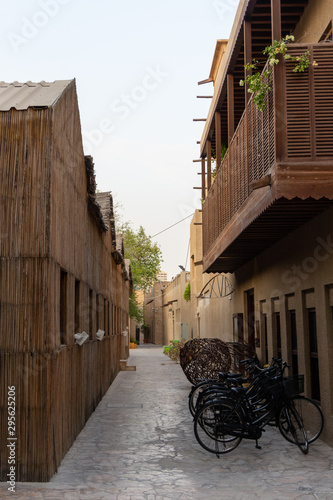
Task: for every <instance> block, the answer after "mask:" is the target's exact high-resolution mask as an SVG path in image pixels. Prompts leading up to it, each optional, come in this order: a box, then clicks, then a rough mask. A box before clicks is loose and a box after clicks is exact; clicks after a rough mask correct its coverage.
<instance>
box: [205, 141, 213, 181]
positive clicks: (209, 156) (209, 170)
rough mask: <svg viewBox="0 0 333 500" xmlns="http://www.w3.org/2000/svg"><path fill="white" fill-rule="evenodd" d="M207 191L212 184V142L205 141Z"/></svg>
mask: <svg viewBox="0 0 333 500" xmlns="http://www.w3.org/2000/svg"><path fill="white" fill-rule="evenodd" d="M206 147H207V191H209V190H210V186H211V184H212V143H211V141H210V140H208V141H207V146H206Z"/></svg>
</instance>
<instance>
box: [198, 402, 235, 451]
mask: <svg viewBox="0 0 333 500" xmlns="http://www.w3.org/2000/svg"><path fill="white" fill-rule="evenodd" d="M242 427H243V425H242V418H241V415H240V413H239V411H238V410H237V408H236V407H235V405H234V404H233V402H228V401H226V400H223V401H217V400H216V401H210V402H208V403H207V404H205V405H204V406H203V407H201V408H200V410H199V411H198V413H197V415H196V416H195V420H194V435H195V437H196V439H197V441H198V443H199V444H200V446H202V447H203V448H204V449H205V450H207V451H209V452H210V453H215V454H216V455H217V456H219V455H220V454H221V453H228V452H229V451H232V450H234V449H235V448H236V447H237V446H238V445H239V443H240V442H241V440H242V437H241V432H242Z"/></svg>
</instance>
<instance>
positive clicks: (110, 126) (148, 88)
mask: <svg viewBox="0 0 333 500" xmlns="http://www.w3.org/2000/svg"><path fill="white" fill-rule="evenodd" d="M238 3H239V1H238V0H141V1H139V0H123V1H121V0H94V1H91V0H36V1H35V0H15V1H9V0H3V1H2V2H1V11H0V13H1V15H0V26H1V49H2V50H1V58H2V64H1V69H2V71H1V73H2V74H1V76H0V80H4V81H6V82H13V81H16V80H17V81H20V82H25V81H28V80H31V81H41V80H45V81H54V80H67V79H72V78H76V84H77V92H78V101H79V109H80V116H81V127H82V133H83V138H84V149H85V154H91V155H92V156H93V158H94V162H95V169H96V178H97V184H98V186H97V187H98V189H99V190H100V191H111V192H112V194H113V196H114V199H115V202H116V203H118V204H119V203H120V204H121V205H122V207H123V210H122V217H123V219H124V220H126V221H130V222H131V223H132V226H133V228H134V229H137V228H138V227H139V226H140V225H141V226H143V227H144V228H145V230H146V232H147V234H149V235H151V236H153V235H155V234H156V233H159V232H160V231H162V230H163V229H165V228H167V227H168V226H171V225H172V224H174V223H176V222H178V221H179V220H181V219H183V218H184V217H186V216H188V215H190V214H191V213H193V212H194V210H195V209H196V208H200V191H199V190H194V189H193V186H200V182H201V180H200V179H201V178H200V176H199V175H197V172H199V167H198V164H196V163H193V160H194V159H197V158H198V157H199V145H197V144H196V142H197V141H199V140H200V138H201V134H202V131H203V126H204V122H193V118H205V117H206V115H207V112H208V108H209V103H210V100H208V99H197V98H196V96H197V95H212V87H211V84H207V85H202V86H198V85H197V82H198V81H200V80H204V79H206V78H208V76H209V71H210V67H211V63H212V58H213V54H214V50H215V44H216V40H217V39H221V38H228V37H229V34H230V30H231V27H232V23H233V20H234V17H235V13H236V9H237V6H238ZM190 220H191V218H189V219H187V220H186V221H184V222H182V223H180V224H178V225H177V226H175V227H174V228H172V229H170V230H168V231H166V232H164V233H163V234H161V235H159V236H156V237H155V238H153V241H156V242H157V243H158V245H159V246H160V248H161V250H162V253H163V260H164V262H163V263H162V269H163V270H165V271H166V272H167V273H168V278H169V279H171V278H172V277H173V276H176V275H177V274H178V273H179V272H180V269H179V268H178V265H182V266H185V263H186V258H187V251H188V244H189V236H190V233H189V229H190ZM186 269H187V270H189V257H188V259H187V266H186Z"/></svg>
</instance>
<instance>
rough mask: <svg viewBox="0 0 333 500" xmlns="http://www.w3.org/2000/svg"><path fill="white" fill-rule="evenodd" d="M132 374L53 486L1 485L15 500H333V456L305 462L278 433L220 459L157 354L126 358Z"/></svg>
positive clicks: (314, 451) (315, 451) (109, 396)
mask: <svg viewBox="0 0 333 500" xmlns="http://www.w3.org/2000/svg"><path fill="white" fill-rule="evenodd" d="M129 365H135V366H136V371H123V372H120V373H119V375H118V376H117V378H116V380H115V382H114V383H113V384H112V385H111V387H110V389H109V390H108V392H107V393H106V395H105V396H104V398H103V399H102V401H101V403H100V404H99V406H98V407H97V409H96V411H95V412H94V413H93V414H92V416H91V417H90V419H89V421H88V423H87V425H86V426H85V427H84V429H83V430H82V432H81V433H80V435H79V437H78V439H77V440H76V441H75V443H74V445H73V446H72V448H71V449H70V450H69V452H68V453H67V455H66V456H65V458H64V460H63V461H62V464H61V466H60V468H59V470H58V472H57V473H56V474H55V475H54V476H53V478H52V480H51V481H50V482H49V483H17V485H16V492H15V494H13V493H11V492H9V491H7V488H6V484H5V483H2V484H1V490H2V492H1V495H0V496H1V498H11V497H16V498H19V499H20V500H21V499H22V500H25V499H36V500H37V499H38V500H39V499H40V500H42V499H43V500H44V499H45V500H59V499H64V500H81V499H82V500H83V499H94V500H164V499H170V500H176V499H178V500H211V499H213V498H215V499H230V500H231V499H232V500H252V499H260V500H270V499H276V500H277V499H281V500H282V499H288V500H296V499H297V500H303V499H304V500H305V499H309V500H310V499H311V500H332V499H333V449H331V448H330V447H329V446H327V445H326V444H324V443H323V442H321V441H320V440H319V441H318V442H316V443H314V444H312V445H311V446H310V451H309V454H308V455H302V454H301V452H300V451H299V450H298V448H297V447H296V446H294V445H292V444H290V443H288V442H287V441H285V440H284V439H283V438H282V436H281V435H280V434H279V432H278V431H277V430H276V429H268V430H267V431H266V432H265V433H264V435H263V437H262V438H261V440H260V445H261V446H262V449H261V450H257V449H255V446H254V442H252V441H245V440H243V441H242V443H241V444H240V445H239V447H238V448H237V449H236V450H235V451H233V452H232V453H229V454H227V455H224V456H222V457H221V458H220V459H217V458H216V457H215V456H214V455H213V454H210V453H208V452H206V451H205V450H203V449H202V448H201V447H200V446H199V445H198V444H197V442H196V440H195V437H194V434H193V425H192V420H191V416H190V413H189V411H188V407H187V396H188V393H189V390H190V384H189V382H188V381H187V379H186V378H185V376H184V374H183V372H182V370H181V368H180V366H179V365H178V364H176V363H175V362H173V361H171V360H170V359H169V358H168V357H167V356H165V355H164V354H163V352H162V348H161V347H155V346H149V345H148V346H146V345H145V346H143V347H139V348H138V349H137V350H131V356H130V359H129Z"/></svg>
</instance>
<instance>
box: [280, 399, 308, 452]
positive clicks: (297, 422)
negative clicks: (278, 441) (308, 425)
mask: <svg viewBox="0 0 333 500" xmlns="http://www.w3.org/2000/svg"><path fill="white" fill-rule="evenodd" d="M282 413H283V418H282V419H280V415H281V414H282ZM280 415H279V429H280V432H281V434H282V436H283V437H284V438H286V434H285V432H286V430H287V429H288V433H289V434H290V435H291V436H292V441H291V440H290V439H287V438H286V439H287V441H289V442H292V443H293V444H297V446H298V447H299V449H300V450H301V452H302V453H304V454H306V453H308V451H309V442H308V438H307V437H306V432H305V429H304V427H303V423H302V419H301V417H300V416H299V414H298V413H297V410H296V409H295V407H294V406H293V405H289V402H288V403H287V404H286V405H285V406H284V407H283V408H282V409H281V411H280ZM281 422H283V427H282V428H283V431H282V430H281V427H280V423H281Z"/></svg>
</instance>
